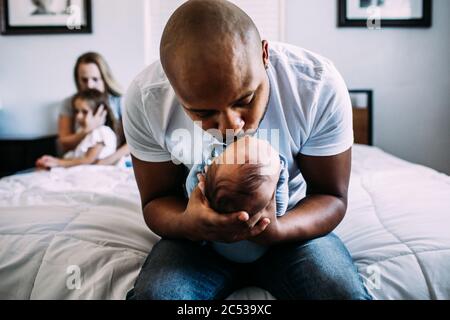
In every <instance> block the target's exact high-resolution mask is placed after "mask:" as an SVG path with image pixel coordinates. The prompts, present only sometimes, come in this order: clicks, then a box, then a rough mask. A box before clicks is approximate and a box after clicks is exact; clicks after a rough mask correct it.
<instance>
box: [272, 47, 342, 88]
mask: <svg viewBox="0 0 450 320" xmlns="http://www.w3.org/2000/svg"><path fill="white" fill-rule="evenodd" d="M270 56H271V62H272V64H273V65H274V67H275V69H276V70H277V71H280V72H291V73H293V75H297V76H299V77H301V78H302V80H303V81H305V80H308V79H309V80H311V81H320V80H322V79H323V77H324V74H327V73H334V72H335V67H334V64H333V63H332V62H331V60H329V59H327V58H325V57H324V56H322V55H320V54H317V53H315V52H313V51H310V50H307V49H304V48H301V47H298V46H295V45H291V44H287V43H281V42H271V43H270Z"/></svg>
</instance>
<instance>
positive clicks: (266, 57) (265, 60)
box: [262, 40, 270, 69]
mask: <svg viewBox="0 0 450 320" xmlns="http://www.w3.org/2000/svg"><path fill="white" fill-rule="evenodd" d="M262 51H263V57H262V58H263V63H264V67H265V68H266V69H267V68H269V61H270V60H269V59H270V56H269V42H267V40H263V41H262Z"/></svg>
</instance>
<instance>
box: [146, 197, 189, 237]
mask: <svg viewBox="0 0 450 320" xmlns="http://www.w3.org/2000/svg"><path fill="white" fill-rule="evenodd" d="M187 203H188V200H187V199H183V198H181V197H175V196H171V197H165V198H157V199H155V200H153V201H151V202H150V203H148V204H147V205H146V206H145V208H144V219H145V223H146V224H147V226H148V227H149V228H150V230H152V231H153V232H154V233H156V234H157V235H159V236H160V237H164V238H170V239H182V238H185V234H184V232H183V230H184V228H183V227H184V226H183V223H182V215H183V213H184V211H185V210H186V206H187Z"/></svg>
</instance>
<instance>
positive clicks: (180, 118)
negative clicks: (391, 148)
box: [123, 43, 353, 209]
mask: <svg viewBox="0 0 450 320" xmlns="http://www.w3.org/2000/svg"><path fill="white" fill-rule="evenodd" d="M269 46H270V64H269V68H268V71H267V72H268V76H269V81H270V98H269V103H268V107H267V112H266V114H265V116H264V119H263V120H262V122H261V125H260V127H259V130H261V131H264V130H266V131H267V132H268V135H267V137H268V140H269V142H270V138H271V136H272V135H271V132H272V131H273V130H274V129H276V130H278V135H279V140H278V141H279V146H277V149H278V151H279V152H280V153H281V154H282V155H283V156H284V157H285V158H286V159H287V161H288V167H289V209H292V208H293V207H295V206H296V205H297V203H298V202H299V201H300V200H301V199H302V198H303V197H304V196H305V191H306V185H305V181H304V179H303V177H302V175H301V168H300V167H299V166H298V162H297V161H296V158H297V156H298V155H299V154H303V155H306V156H318V157H324V156H334V155H338V154H340V153H343V152H345V151H347V150H348V149H350V148H351V146H352V145H353V125H352V107H351V101H350V96H349V93H348V89H347V87H346V85H345V82H344V80H343V79H342V77H341V75H340V74H339V72H338V71H337V70H336V68H335V67H334V65H333V63H332V62H330V61H329V60H327V59H325V58H323V57H321V56H319V55H317V54H315V53H312V52H310V51H307V50H304V49H302V48H299V47H295V46H291V45H287V44H281V43H271V44H270V45H269ZM123 121H124V130H125V135H126V138H127V142H128V144H129V146H130V149H131V153H132V154H133V156H135V157H136V158H138V159H139V160H142V161H146V162H168V161H174V162H176V163H183V164H184V165H186V167H187V168H189V169H190V168H192V165H193V164H194V163H200V162H201V161H202V159H201V157H202V154H203V153H205V152H208V151H207V150H205V148H204V146H208V143H207V142H206V141H210V139H211V135H208V134H206V133H205V132H204V131H203V130H202V129H201V128H200V126H198V125H197V124H195V123H194V122H193V121H192V120H191V119H190V118H189V116H188V115H187V114H186V112H185V111H184V109H183V108H182V107H181V105H180V103H179V102H178V100H177V97H176V95H175V92H174V90H173V89H172V87H171V85H170V83H169V81H168V79H167V77H166V75H165V73H164V70H163V68H162V66H161V63H160V62H159V61H158V62H155V63H154V64H152V65H151V66H149V67H148V68H147V69H145V70H144V71H143V72H142V73H141V74H140V75H138V76H137V78H136V79H135V80H134V81H133V83H132V84H131V86H130V88H129V90H128V93H127V96H126V99H125V110H124V115H123ZM199 153H200V158H199V157H197V155H198V154H199ZM155 183H157V182H156V181H155Z"/></svg>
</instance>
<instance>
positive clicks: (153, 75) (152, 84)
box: [133, 60, 170, 91]
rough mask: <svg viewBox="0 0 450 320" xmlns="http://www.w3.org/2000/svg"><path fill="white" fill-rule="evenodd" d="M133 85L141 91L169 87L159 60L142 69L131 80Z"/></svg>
mask: <svg viewBox="0 0 450 320" xmlns="http://www.w3.org/2000/svg"><path fill="white" fill-rule="evenodd" d="M133 85H134V86H136V87H138V88H139V89H140V90H141V91H146V90H152V89H158V88H167V87H170V83H169V80H168V79H167V76H166V74H165V72H164V69H163V67H162V65H161V62H160V60H157V61H155V62H153V63H152V64H151V65H149V66H148V67H146V68H145V69H144V70H142V71H141V73H139V74H138V75H137V76H136V77H135V79H134V80H133Z"/></svg>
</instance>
